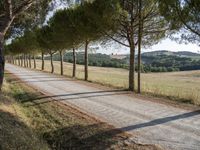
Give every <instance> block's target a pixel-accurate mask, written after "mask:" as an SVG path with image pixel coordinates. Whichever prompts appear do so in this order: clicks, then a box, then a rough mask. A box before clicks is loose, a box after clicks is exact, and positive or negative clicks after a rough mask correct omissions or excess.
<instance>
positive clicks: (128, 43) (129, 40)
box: [107, 0, 167, 91]
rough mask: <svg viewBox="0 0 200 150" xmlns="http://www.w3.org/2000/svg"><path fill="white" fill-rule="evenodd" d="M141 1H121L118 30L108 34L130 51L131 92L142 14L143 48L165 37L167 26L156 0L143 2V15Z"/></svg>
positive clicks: (132, 89)
mask: <svg viewBox="0 0 200 150" xmlns="http://www.w3.org/2000/svg"><path fill="white" fill-rule="evenodd" d="M138 2H139V0H121V1H120V5H121V7H122V10H123V11H122V12H121V15H120V19H118V20H116V22H117V23H116V24H118V27H119V28H118V29H117V30H115V31H113V32H111V33H107V36H108V37H110V38H111V39H112V40H114V41H116V42H118V43H120V44H121V45H123V46H125V47H128V48H129V49H130V62H129V90H131V91H134V90H135V73H134V72H135V53H136V46H137V45H138V43H139V38H138V31H139V30H138V29H139V27H138V26H139V24H140V23H139V22H140V20H141V19H140V14H141V17H142V40H141V43H142V45H143V46H149V45H153V44H155V43H156V42H158V40H159V39H161V38H162V37H164V35H165V31H166V29H167V26H166V25H165V20H164V19H163V18H162V17H161V15H160V12H159V9H158V3H157V1H156V0H143V1H142V9H141V13H139V10H140V9H139V3H138ZM140 29H141V28H140Z"/></svg>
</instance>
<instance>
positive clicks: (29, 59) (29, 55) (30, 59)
mask: <svg viewBox="0 0 200 150" xmlns="http://www.w3.org/2000/svg"><path fill="white" fill-rule="evenodd" d="M29 67H30V68H32V65H31V55H29Z"/></svg>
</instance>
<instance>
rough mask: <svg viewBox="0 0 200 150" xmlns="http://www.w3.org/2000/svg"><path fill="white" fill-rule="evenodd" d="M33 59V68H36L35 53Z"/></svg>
mask: <svg viewBox="0 0 200 150" xmlns="http://www.w3.org/2000/svg"><path fill="white" fill-rule="evenodd" d="M33 61H34V69H36V67H37V66H36V60H35V55H33Z"/></svg>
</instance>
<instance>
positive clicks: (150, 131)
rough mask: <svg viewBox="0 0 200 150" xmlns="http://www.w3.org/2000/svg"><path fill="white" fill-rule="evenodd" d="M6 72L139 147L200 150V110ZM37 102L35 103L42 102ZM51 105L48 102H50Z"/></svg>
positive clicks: (17, 70) (61, 79)
mask: <svg viewBox="0 0 200 150" xmlns="http://www.w3.org/2000/svg"><path fill="white" fill-rule="evenodd" d="M6 70H7V71H9V72H10V73H13V74H15V75H16V76H17V77H19V78H20V79H21V80H22V81H25V82H26V83H28V84H29V85H30V86H33V87H35V88H36V89H38V90H39V91H41V92H43V93H46V95H47V97H46V98H49V97H52V98H53V99H55V100H59V101H62V102H63V103H67V104H71V105H74V106H76V107H78V108H80V109H81V110H83V111H85V112H87V113H89V114H91V115H93V116H95V117H97V118H100V119H101V120H103V121H106V122H108V123H110V124H112V125H114V126H116V127H117V128H120V129H122V130H124V131H127V132H129V133H131V134H133V139H134V140H135V141H136V142H139V143H146V144H159V145H161V146H162V147H164V148H166V149H190V150H192V149H194V150H198V149H200V110H199V111H196V110H184V109H179V108H175V107H172V106H169V105H164V104H159V103H155V102H152V101H148V100H146V101H145V100H142V99H139V98H136V97H134V95H132V94H129V93H128V92H126V91H120V90H115V89H111V90H110V89H109V90H108V89H107V88H105V89H104V90H103V89H102V88H98V87H95V86H89V85H87V84H84V83H82V82H80V81H74V80H72V79H69V78H64V77H61V76H56V75H51V74H49V73H44V72H39V71H34V70H29V69H25V68H20V67H17V66H13V65H10V64H7V65H6ZM39 99H40V98H37V97H36V98H35V99H34V101H35V102H37V101H39ZM46 102H48V101H46Z"/></svg>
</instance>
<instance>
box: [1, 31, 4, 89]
mask: <svg viewBox="0 0 200 150" xmlns="http://www.w3.org/2000/svg"><path fill="white" fill-rule="evenodd" d="M3 41H4V37H3V34H1V32H0V91H1V89H2V85H3V78H4V66H5V58H4V53H3Z"/></svg>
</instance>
